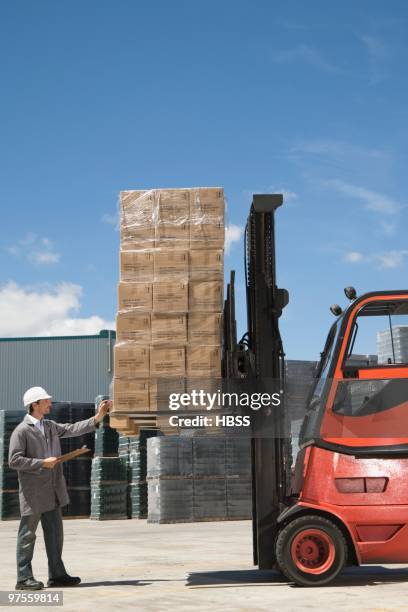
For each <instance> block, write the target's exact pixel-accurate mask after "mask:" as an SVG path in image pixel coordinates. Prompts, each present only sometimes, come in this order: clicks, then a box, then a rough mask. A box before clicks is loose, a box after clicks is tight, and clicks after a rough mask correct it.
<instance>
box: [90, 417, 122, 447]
mask: <svg viewBox="0 0 408 612" xmlns="http://www.w3.org/2000/svg"><path fill="white" fill-rule="evenodd" d="M118 445H119V434H118V432H117V431H116V429H112V427H110V426H109V416H108V415H107V416H105V417H104V418H103V421H102V422H101V423H100V425H99V428H98V429H97V430H96V431H95V456H96V457H116V456H117V454H118Z"/></svg>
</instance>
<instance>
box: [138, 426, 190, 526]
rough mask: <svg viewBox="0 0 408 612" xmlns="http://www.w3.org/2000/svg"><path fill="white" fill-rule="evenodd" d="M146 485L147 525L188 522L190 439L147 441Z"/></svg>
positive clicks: (164, 438)
mask: <svg viewBox="0 0 408 612" xmlns="http://www.w3.org/2000/svg"><path fill="white" fill-rule="evenodd" d="M147 482H148V522H149V523H188V522H192V521H193V520H194V519H193V443H192V438H191V437H187V436H185V437H183V436H175V435H173V436H158V437H156V438H151V439H150V440H148V441H147Z"/></svg>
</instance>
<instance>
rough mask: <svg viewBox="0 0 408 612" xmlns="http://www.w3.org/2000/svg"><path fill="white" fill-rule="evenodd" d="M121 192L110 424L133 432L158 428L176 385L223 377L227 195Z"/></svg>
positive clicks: (215, 190) (205, 191) (186, 191)
mask: <svg viewBox="0 0 408 612" xmlns="http://www.w3.org/2000/svg"><path fill="white" fill-rule="evenodd" d="M120 199H121V211H120V212H121V221H120V225H121V245H120V283H119V291H118V314H117V320H116V321H117V328H116V329H117V341H116V346H115V351H114V352H115V378H114V384H113V403H114V405H113V410H112V413H111V415H112V416H111V425H112V426H114V427H116V428H117V429H118V430H120V431H121V432H122V433H124V434H126V435H131V434H137V432H138V430H139V428H140V427H146V426H147V427H151V426H157V417H158V414H159V413H160V412H162V413H163V412H165V411H167V410H168V397H169V393H172V392H178V393H183V392H185V391H186V390H187V391H188V390H189V388H191V386H192V385H193V386H197V384H198V383H197V381H199V380H206V381H209V380H216V379H218V378H219V377H220V376H221V329H222V306H223V248H224V232H225V229H224V193H223V190H222V189H221V188H194V189H154V190H150V191H123V192H121V196H120ZM167 420H168V419H167Z"/></svg>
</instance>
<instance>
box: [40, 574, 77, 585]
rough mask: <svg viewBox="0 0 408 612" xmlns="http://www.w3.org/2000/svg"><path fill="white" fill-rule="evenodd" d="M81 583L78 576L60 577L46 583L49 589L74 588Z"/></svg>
mask: <svg viewBox="0 0 408 612" xmlns="http://www.w3.org/2000/svg"><path fill="white" fill-rule="evenodd" d="M80 582H81V579H80V578H79V576H68V574H67V575H66V576H60V577H59V578H50V579H49V580H48V582H47V586H49V587H67V586H68V587H69V586H76V585H77V584H79V583H80Z"/></svg>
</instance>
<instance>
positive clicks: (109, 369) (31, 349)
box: [0, 330, 116, 410]
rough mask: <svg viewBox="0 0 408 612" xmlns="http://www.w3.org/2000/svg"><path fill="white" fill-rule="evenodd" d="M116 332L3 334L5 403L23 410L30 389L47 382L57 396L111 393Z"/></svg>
mask: <svg viewBox="0 0 408 612" xmlns="http://www.w3.org/2000/svg"><path fill="white" fill-rule="evenodd" d="M115 339H116V334H115V332H114V331H112V330H102V331H101V332H100V333H99V334H97V335H93V336H49V337H33V338H0V409H7V410H21V409H22V397H23V393H24V391H25V390H26V389H28V388H29V387H32V386H38V385H39V386H41V387H44V388H45V389H47V391H48V392H49V393H50V394H51V395H52V396H53V398H54V399H55V400H56V401H70V402H93V401H94V400H95V397H96V396H97V395H107V394H108V393H109V385H110V383H111V380H112V376H113V346H114V344H115Z"/></svg>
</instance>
